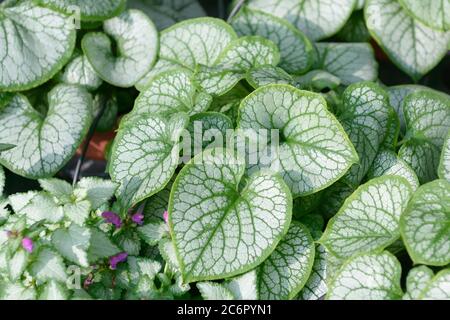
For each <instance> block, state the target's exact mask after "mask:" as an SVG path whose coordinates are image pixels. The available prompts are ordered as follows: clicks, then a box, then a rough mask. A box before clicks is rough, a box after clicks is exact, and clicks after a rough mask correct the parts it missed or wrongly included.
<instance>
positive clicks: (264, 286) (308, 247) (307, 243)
mask: <svg viewBox="0 0 450 320" xmlns="http://www.w3.org/2000/svg"><path fill="white" fill-rule="evenodd" d="M314 252H315V248H314V241H313V239H312V237H311V234H310V233H309V231H308V229H307V228H306V227H305V226H303V225H302V224H300V223H298V222H295V221H294V222H292V223H291V226H290V227H289V231H288V233H287V234H286V235H285V236H284V238H283V240H281V241H280V243H279V244H278V246H277V247H276V249H275V251H274V252H272V254H271V255H270V256H269V257H268V258H267V259H266V260H265V261H264V262H263V263H262V264H261V265H260V266H259V267H258V269H257V276H258V280H257V285H258V292H259V298H260V299H261V300H286V299H292V298H294V297H295V296H296V295H297V294H298V293H299V291H300V290H301V289H302V288H303V286H304V285H305V283H306V281H307V280H308V278H309V275H310V274H311V270H312V266H313V263H314Z"/></svg>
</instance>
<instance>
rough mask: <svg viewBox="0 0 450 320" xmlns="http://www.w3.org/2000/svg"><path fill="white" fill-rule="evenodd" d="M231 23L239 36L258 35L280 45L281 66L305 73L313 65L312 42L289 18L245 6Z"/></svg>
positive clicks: (292, 71) (291, 71)
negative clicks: (287, 19) (285, 18)
mask: <svg viewBox="0 0 450 320" xmlns="http://www.w3.org/2000/svg"><path fill="white" fill-rule="evenodd" d="M231 25H232V26H233V28H234V30H236V33H237V34H238V35H239V36H248V35H258V36H261V37H264V38H266V39H269V40H271V41H272V42H274V43H275V44H276V45H277V46H278V48H279V49H280V55H281V60H280V67H281V68H283V69H284V70H286V71H287V72H289V73H303V72H305V71H307V70H308V69H309V68H310V67H311V65H312V62H313V47H312V44H311V42H310V41H309V39H308V38H307V37H306V36H305V35H304V34H303V33H302V32H300V31H299V30H298V29H296V28H295V27H294V26H293V25H291V24H290V23H289V22H287V21H286V20H284V19H280V18H278V17H276V16H273V15H271V14H268V13H265V12H262V11H259V10H252V9H249V8H246V7H245V8H242V9H241V10H240V11H239V14H237V15H236V16H235V17H234V18H233V20H232V21H231Z"/></svg>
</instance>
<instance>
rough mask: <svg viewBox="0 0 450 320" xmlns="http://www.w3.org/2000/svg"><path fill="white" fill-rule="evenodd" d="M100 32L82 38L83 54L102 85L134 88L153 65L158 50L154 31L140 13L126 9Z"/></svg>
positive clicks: (146, 18) (108, 21)
mask: <svg viewBox="0 0 450 320" xmlns="http://www.w3.org/2000/svg"><path fill="white" fill-rule="evenodd" d="M103 31H104V33H102V32H91V33H88V34H86V35H85V36H84V37H83V40H82V42H81V46H82V48H83V51H84V54H85V55H86V56H87V58H88V60H89V62H90V63H91V65H92V67H93V68H94V69H95V71H97V73H98V74H99V76H100V77H101V78H102V79H103V80H105V81H106V82H108V83H110V84H112V85H115V86H117V87H125V88H126V87H131V86H133V85H135V84H136V83H137V82H138V80H139V79H140V78H142V77H143V76H144V75H145V74H146V73H147V72H149V71H150V68H151V67H152V66H153V64H154V63H155V60H156V56H157V54H158V47H159V43H158V32H157V30H156V27H155V26H154V24H153V22H152V21H151V20H150V19H149V18H148V17H147V16H146V15H145V14H144V13H142V12H141V11H139V10H134V9H130V10H127V11H125V12H123V13H122V14H121V15H119V16H117V17H115V18H112V19H109V20H106V21H105V22H104V23H103ZM111 38H112V39H111ZM112 41H115V42H116V44H117V53H115V52H113V48H112V46H113V44H112Z"/></svg>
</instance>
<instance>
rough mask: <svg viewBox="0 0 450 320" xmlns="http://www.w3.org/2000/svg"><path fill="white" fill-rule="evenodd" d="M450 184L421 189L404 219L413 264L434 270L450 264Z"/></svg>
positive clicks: (443, 182) (435, 183) (441, 182)
mask: <svg viewBox="0 0 450 320" xmlns="http://www.w3.org/2000/svg"><path fill="white" fill-rule="evenodd" d="M449 204H450V182H448V181H446V180H435V181H433V182H430V183H427V184H425V185H423V186H421V187H420V188H419V189H418V190H417V192H416V193H415V194H414V195H413V197H412V198H411V201H410V202H409V204H408V208H407V209H406V211H405V212H404V213H403V214H402V216H401V219H400V232H401V234H402V238H403V242H404V243H405V246H406V249H407V250H408V253H409V255H410V257H411V258H412V260H413V261H414V262H415V263H422V264H426V265H432V266H445V265H447V264H449V263H450V223H449V220H450V206H449Z"/></svg>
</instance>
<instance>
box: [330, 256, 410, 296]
mask: <svg viewBox="0 0 450 320" xmlns="http://www.w3.org/2000/svg"><path fill="white" fill-rule="evenodd" d="M401 271H402V268H401V265H400V263H399V262H398V260H397V259H396V258H395V257H394V256H393V255H391V254H390V253H387V252H383V253H378V254H366V255H362V256H357V257H355V258H352V259H350V260H348V261H347V262H346V263H345V264H344V265H343V266H342V268H341V270H340V271H339V273H338V275H337V276H336V278H335V279H334V280H333V281H332V283H331V284H330V287H329V291H328V294H327V299H329V300H395V299H399V298H401V296H402V295H403V292H402V289H401V287H400V276H401Z"/></svg>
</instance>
